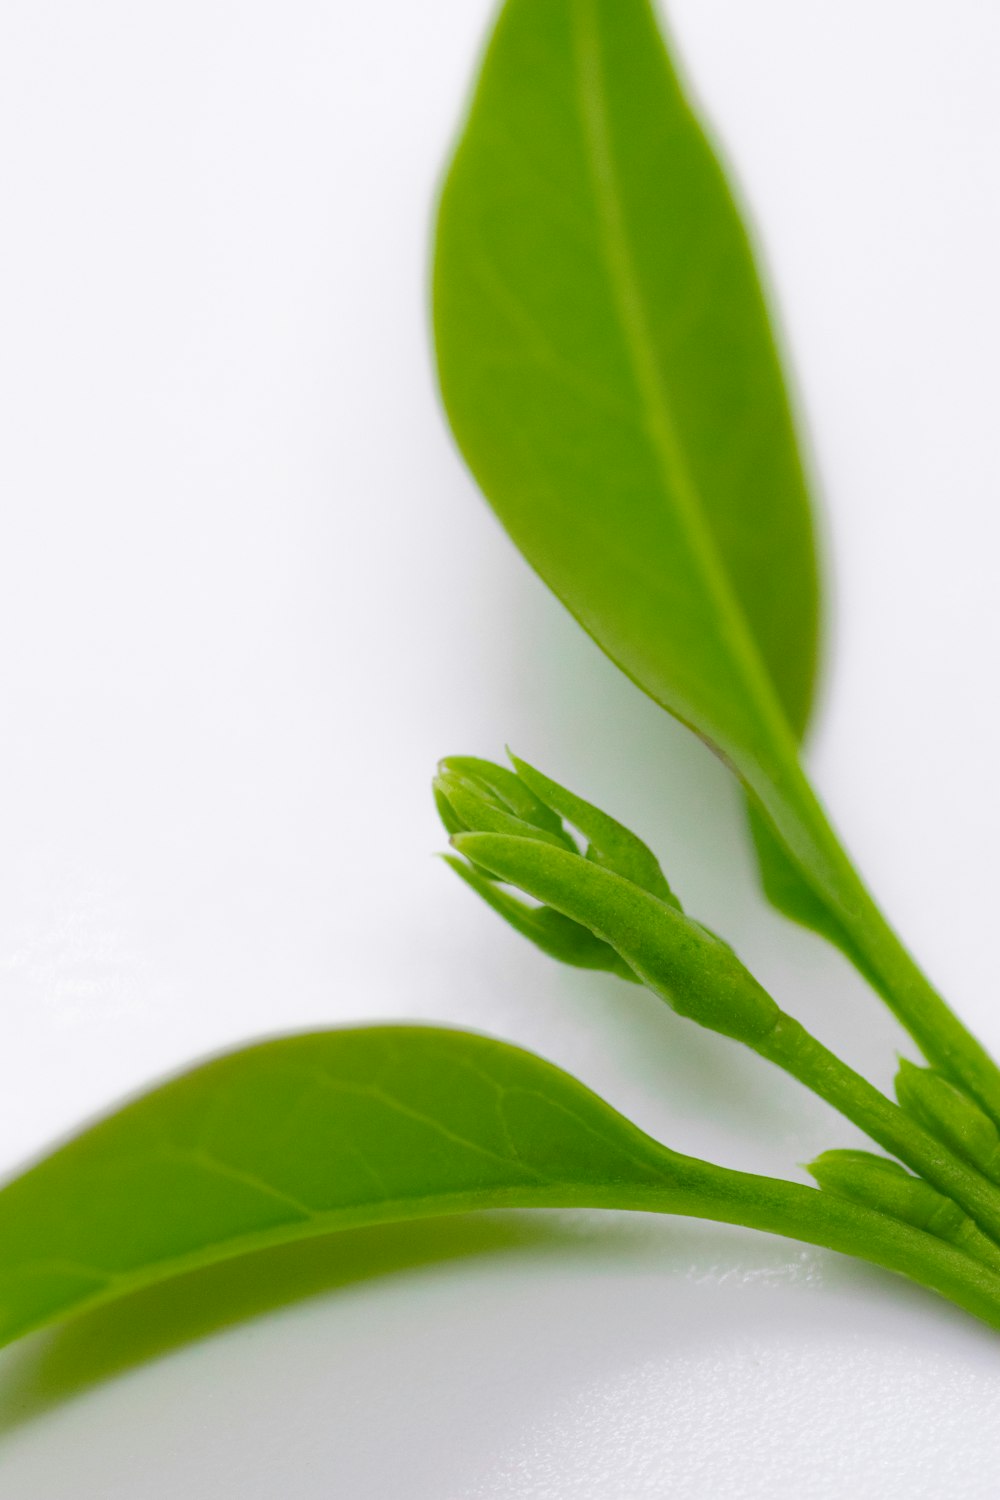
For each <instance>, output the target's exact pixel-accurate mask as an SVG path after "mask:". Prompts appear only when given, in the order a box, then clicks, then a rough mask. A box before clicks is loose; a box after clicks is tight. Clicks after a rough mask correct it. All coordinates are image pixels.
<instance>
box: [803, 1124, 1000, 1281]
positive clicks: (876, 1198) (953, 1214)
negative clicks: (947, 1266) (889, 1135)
mask: <svg viewBox="0 0 1000 1500" xmlns="http://www.w3.org/2000/svg"><path fill="white" fill-rule="evenodd" d="M806 1170H807V1171H808V1172H810V1173H811V1174H812V1176H813V1177H814V1178H815V1179H816V1181H817V1183H818V1184H819V1186H820V1187H821V1188H822V1190H823V1191H824V1192H825V1193H833V1194H835V1195H836V1196H837V1197H838V1198H846V1199H847V1200H848V1202H850V1203H859V1204H861V1206H862V1207H863V1208H874V1209H878V1211H879V1212H880V1213H884V1214H890V1215H891V1216H892V1218H894V1219H900V1220H902V1222H903V1223H904V1224H912V1225H913V1227H914V1228H915V1229H923V1230H925V1231H926V1232H927V1233H928V1234H933V1235H936V1236H937V1238H938V1239H941V1240H948V1241H949V1242H950V1243H951V1244H953V1245H958V1246H960V1247H961V1248H962V1249H963V1250H965V1251H967V1253H968V1254H970V1255H975V1256H976V1257H977V1259H979V1260H982V1261H985V1262H986V1263H987V1264H988V1265H993V1266H997V1265H1000V1250H998V1248H997V1246H996V1245H995V1244H994V1243H993V1241H992V1240H991V1239H989V1238H988V1237H987V1236H986V1235H985V1234H983V1232H982V1230H981V1229H980V1228H979V1227H978V1225H977V1224H976V1223H975V1222H974V1221H973V1220H972V1219H970V1218H969V1216H968V1214H966V1213H964V1212H963V1211H962V1209H961V1208H959V1206H958V1204H957V1203H953V1202H952V1200H951V1199H950V1198H946V1197H945V1196H944V1194H943V1193H939V1192H938V1191H937V1189H936V1188H933V1187H931V1185H930V1183H929V1182H925V1181H924V1180H923V1178H922V1177H914V1176H913V1175H912V1173H910V1172H908V1171H907V1170H906V1168H905V1167H903V1166H900V1164H899V1162H897V1161H891V1160H890V1159H889V1158H888V1157H886V1156H876V1155H875V1154H874V1153H873V1152H871V1151H824V1152H823V1154H822V1156H818V1157H817V1158H816V1160H815V1161H814V1162H811V1163H810V1164H809V1166H808V1167H807V1168H806Z"/></svg>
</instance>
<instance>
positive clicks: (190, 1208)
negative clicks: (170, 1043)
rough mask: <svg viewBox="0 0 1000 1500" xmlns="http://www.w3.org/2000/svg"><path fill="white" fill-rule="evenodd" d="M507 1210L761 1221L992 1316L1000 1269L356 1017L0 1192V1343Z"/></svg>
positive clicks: (432, 1031) (148, 1103) (535, 1061)
mask: <svg viewBox="0 0 1000 1500" xmlns="http://www.w3.org/2000/svg"><path fill="white" fill-rule="evenodd" d="M511 1208H600V1209H625V1210H631V1211H639V1212H643V1213H665V1214H680V1215H686V1216H694V1217H697V1218H703V1219H712V1220H717V1221H720V1222H724V1223H730V1224H738V1225H745V1226H747V1227H750V1228H753V1229H761V1230H766V1231H768V1232H770V1233H774V1234H781V1235H785V1236H788V1237H789V1238H792V1239H797V1240H801V1241H803V1242H805V1243H807V1244H812V1245H819V1246H822V1247H824V1248H827V1249H833V1250H838V1251H841V1252H842V1253H844V1254H846V1255H851V1256H855V1257H858V1258H860V1259H863V1260H866V1261H868V1262H870V1263H871V1264H873V1265H876V1266H880V1267H883V1268H884V1269H886V1270H890V1271H895V1272H898V1273H900V1274H902V1275H904V1276H908V1277H909V1278H910V1279H911V1280H914V1281H917V1282H919V1283H920V1284H921V1285H923V1286H926V1287H928V1288H930V1289H931V1290H933V1291H935V1292H938V1293H939V1294H940V1295H941V1296H943V1297H946V1298H948V1299H949V1300H950V1301H952V1302H954V1303H956V1304H957V1305H958V1306H960V1307H962V1308H964V1309H966V1311H968V1312H970V1313H972V1314H974V1315H975V1316H976V1317H978V1318H981V1319H983V1320H984V1321H985V1322H987V1323H989V1324H990V1325H991V1326H993V1327H996V1328H1000V1275H998V1274H997V1272H996V1270H995V1269H990V1268H989V1267H988V1266H986V1265H984V1264H983V1263H982V1261H981V1260H980V1259H979V1258H977V1257H976V1256H975V1255H971V1254H969V1253H966V1251H967V1249H968V1246H966V1247H964V1248H958V1247H957V1246H956V1245H955V1244H952V1243H948V1240H947V1236H944V1237H942V1236H941V1235H940V1234H938V1233H936V1232H935V1233H930V1232H927V1229H926V1228H925V1227H914V1225H913V1224H911V1223H907V1222H904V1221H903V1219H901V1218H899V1217H894V1216H891V1215H888V1214H885V1213H882V1212H878V1211H876V1210H874V1209H873V1208H872V1207H871V1206H870V1205H867V1204H865V1205H862V1204H859V1203H857V1202H851V1201H847V1200H846V1199H844V1198H843V1197H841V1196H838V1195H836V1194H834V1193H828V1192H818V1191H816V1190H815V1189H813V1188H808V1187H803V1186H800V1185H799V1184H796V1183H789V1182H780V1181H776V1180H774V1179H771V1178H767V1177H759V1176H753V1175H751V1174H748V1173H744V1172H733V1171H730V1170H728V1169H726V1168H723V1167H719V1166H714V1165H712V1164H711V1163H708V1162H704V1161H699V1160H697V1159H695V1158H693V1157H689V1156H682V1155H679V1154H678V1153H676V1152H673V1151H670V1150H668V1149H667V1148H666V1147H665V1146H662V1145H660V1144H659V1143H657V1142H656V1141H654V1140H652V1139H651V1138H650V1137H649V1136H648V1135H646V1134H645V1133H644V1132H643V1131H641V1130H639V1129H637V1128H636V1126H635V1125H633V1124H631V1123H630V1122H629V1121H628V1120H626V1119H624V1118H623V1116H621V1115H620V1114H618V1113H617V1112H616V1111H615V1110H613V1109H612V1108H611V1107H610V1106H609V1105H607V1104H605V1103H604V1101H603V1100H601V1099H599V1098H598V1097H597V1096H596V1095H595V1094H593V1093H591V1092H590V1090H589V1089H586V1088H584V1087H583V1085H582V1084H580V1083H577V1081H576V1080H575V1079H573V1078H570V1077H569V1076H568V1075H567V1074H565V1073H563V1072H561V1071H560V1070H559V1069H558V1068H555V1067H553V1066H552V1065H551V1064H549V1063H546V1062H543V1061H542V1060H541V1059H540V1058H538V1057H535V1056H533V1055H532V1054H531V1053H528V1052H524V1051H522V1050H521V1049H520V1048H516V1047H511V1046H509V1045H507V1044H506V1043H503V1042H497V1041H493V1040H492V1039H490V1038H489V1037H483V1036H476V1035H473V1034H471V1033H468V1032H462V1031H446V1030H441V1029H439V1028H435V1027H420V1026H373V1027H363V1028H359V1029H345V1030H343V1031H330V1032H318V1033H313V1034H310V1035H303V1036H297V1037H285V1038H282V1039H280V1040H277V1041H272V1042H264V1043H261V1044H258V1045H257V1046H253V1047H248V1048H244V1049H242V1050H240V1051H238V1052H233V1053H230V1054H228V1055H226V1056H224V1057H220V1058H217V1059H215V1060H214V1061H212V1062H208V1063H206V1064H204V1065H203V1066H201V1067H199V1068H196V1069H194V1070H193V1071H191V1072H189V1073H187V1074H185V1075H184V1076H183V1077H181V1078H177V1079H175V1080H173V1081H172V1082H169V1083H167V1084H164V1085H162V1086H161V1087H160V1088H158V1089H155V1090H153V1091H152V1092H151V1093H149V1094H147V1095H145V1096H144V1097H143V1098H142V1099H139V1100H137V1101H136V1102H135V1103H133V1104H130V1105H127V1106H126V1107H125V1108H124V1109H122V1110H120V1111H119V1112H118V1113H117V1114H114V1115H112V1116H110V1117H109V1118H108V1119H106V1120H104V1121H102V1122H101V1123H100V1124H98V1125H96V1126H93V1127H92V1128H91V1129H90V1130H88V1131H85V1132H84V1133H83V1134H82V1135H81V1136H79V1137H78V1138H77V1139H76V1140H74V1141H71V1142H70V1143H69V1144H68V1145H66V1146H63V1147H62V1148H61V1149H60V1150H58V1151H56V1152H55V1153H53V1154H52V1155H51V1156H49V1157H48V1158H46V1159H45V1160H44V1161H42V1162H40V1163H39V1164H38V1165H37V1166H35V1167H33V1168H32V1169H31V1170H29V1171H28V1172H26V1173H25V1174H24V1175H23V1176H21V1177H20V1178H18V1179H17V1180H16V1181H15V1182H12V1183H10V1184H9V1185H8V1186H7V1187H6V1188H4V1189H3V1190H2V1191H0V1345H3V1344H7V1343H10V1342H11V1341H12V1340H13V1339H16V1338H20V1337H22V1336H24V1335H25V1334H27V1333H30V1332H32V1331H34V1330H36V1329H39V1328H43V1327H46V1326H48V1325H49V1324H51V1323H54V1322H56V1321H58V1320H60V1319H63V1318H66V1317H69V1316H71V1315H76V1314H79V1313H82V1312H86V1311H88V1310H91V1309H94V1308H96V1307H99V1306H101V1305H103V1304H105V1303H107V1302H109V1301H112V1300H114V1299H116V1298H118V1297H123V1296H126V1295H128V1294H130V1293H132V1292H135V1291H138V1290H140V1289H142V1288H143V1287H147V1286H150V1285H153V1284H155V1283H156V1282H159V1281H162V1280H164V1279H166V1278H168V1277H172V1276H177V1275H179V1274H180V1273H182V1272H186V1271H191V1270H194V1269H196V1268H199V1267H203V1266H207V1265H212V1264H216V1263H218V1262H220V1261H224V1260H226V1259H229V1258H232V1257H233V1256H237V1255H242V1254H247V1253H250V1252H253V1251H255V1250H259V1249H263V1248H265V1247H268V1246H272V1245H279V1244H287V1243H290V1242H293V1241H296V1240H302V1239H307V1238H313V1237H315V1236H318V1235H325V1234H330V1233H331V1232H333V1231H335V1230H339V1229H346V1228H357V1227H359V1226H362V1225H371V1224H383V1223H392V1222H401V1221H407V1220H412V1219H418V1218H425V1217H428V1216H430V1215H437V1214H451V1213H463V1212H468V1211H470V1210H481V1209H511ZM932 1227H933V1226H932Z"/></svg>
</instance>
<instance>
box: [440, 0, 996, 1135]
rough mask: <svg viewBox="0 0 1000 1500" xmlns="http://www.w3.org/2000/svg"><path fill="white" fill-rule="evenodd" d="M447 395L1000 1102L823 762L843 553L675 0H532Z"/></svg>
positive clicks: (761, 843)
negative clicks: (828, 628)
mask: <svg viewBox="0 0 1000 1500" xmlns="http://www.w3.org/2000/svg"><path fill="white" fill-rule="evenodd" d="M434 326H435V336H436V346H437V355H438V369H439V376H440V382H441V391H442V394H443V397H444V401H445V406H446V408H447V412H448V416H449V419H450V421H451V425H452V428H453V430H454V433H455V436H456V438H457V440H458V443H459V445H460V447H461V450H462V453H463V455H464V456H465V459H466V461H467V462H468V464H469V467H470V468H471V470H472V472H473V474H474V475H475V476H476V478H477V480H478V481H479V484H480V485H481V487H482V489H483V491H484V493H485V495H486V497H487V499H488V500H489V501H490V504H491V505H492V506H493V509H494V510H495V511H496V513H497V515H498V517H499V518H500V520H501V521H502V523H503V525H504V526H505V528H506V529H507V531H508V532H509V534H510V536H511V537H512V538H513V540H514V542H515V543H516V545H517V546H518V547H519V548H520V550H521V551H522V552H523V553H524V555H525V557H526V558H527V560H528V561H529V562H530V563H531V565H532V567H534V568H535V570H536V571H537V572H538V573H539V574H540V575H541V577H542V578H543V579H544V580H545V581H546V583H548V584H549V586H550V587H551V588H552V589H553V591H554V592H555V593H556V594H557V595H558V597H559V598H560V599H561V600H562V601H563V603H564V604H566V606H567V607H568V609H569V610H570V611H571V612H572V613H573V615H574V616H575V617H576V618H577V620H578V621H579V622H580V623H581V625H582V626H583V627H584V628H585V629H586V630H587V631H588V632H589V634H590V635H591V636H592V637H593V638H594V640H595V641H596V642H597V643H598V645H600V646H601V647H602V649H603V650H604V651H606V652H607V654H608V655H609V656H610V657H611V659H612V660H613V661H614V662H616V663H617V665H618V666H619V667H620V668H621V669H622V670H623V671H624V672H625V673H626V674H627V675H628V676H629V677H630V678H631V679H632V681H633V682H634V683H635V684H636V685H637V686H638V687H640V688H641V689H642V690H643V691H644V692H645V693H647V694H648V695H649V696H650V697H651V698H653V699H654V700H655V701H656V702H657V703H659V704H660V705H661V706H662V707H664V708H666V709H667V710H668V711H669V712H670V713H672V714H674V715H675V716H676V717H677V718H679V719H680V720H681V721H682V722H684V723H685V724H687V725H689V726H690V727H691V728H692V729H694V730H695V731H696V733H697V734H698V735H699V736H700V737H701V738H702V739H703V740H704V741H705V742H706V743H707V744H708V745H710V746H711V747H712V748H713V749H714V750H715V751H716V752H717V753H718V755H719V756H720V757H721V758H722V759H723V760H724V761H725V763H726V764H727V765H728V766H729V767H730V768H731V769H732V770H733V771H734V772H735V773H736V775H737V776H738V777H739V779H740V781H741V782H742V784H743V786H744V788H745V790H746V793H747V796H748V799H749V804H750V808H751V815H752V821H753V826H754V835H755V845H756V849H757V853H758V858H759V861H760V865H761V872H762V877H763V882H764V889H765V891H766V892H767V894H768V896H769V897H770V898H771V899H772V900H773V901H774V902H775V904H776V905H778V906H779V907H780V909H781V910H782V911H784V912H785V913H786V914H787V915H789V916H791V917H793V918H794V919H795V920H797V921H800V922H804V923H805V924H806V925H808V926H810V927H812V928H814V929H815V930H816V931H817V932H820V933H821V934H822V935H823V936H825V937H826V938H828V939H829V940H831V941H833V942H835V943H837V944H838V945H839V946H840V947H841V948H842V949H843V950H844V952H845V953H847V954H848V956H849V957H850V958H851V959H852V960H853V961H854V962H855V963H856V964H857V965H858V967H859V969H860V970H861V971H862V973H863V974H864V975H865V977H866V978H867V979H869V980H870V981H871V982H872V983H873V984H874V986H875V987H876V988H877V990H878V991H879V993H880V994H881V995H882V997H883V998H884V999H885V1000H886V1001H887V1002H888V1004H889V1006H890V1007H891V1009H892V1010H893V1012H894V1013H895V1015H896V1016H897V1017H898V1019H899V1020H900V1021H901V1022H902V1024H903V1025H904V1026H905V1027H906V1028H907V1030H908V1031H909V1032H910V1034H911V1035H912V1036H913V1038H914V1040H915V1041H916V1043H917V1045H918V1046H919V1047H920V1048H921V1050H922V1051H923V1053H924V1054H925V1056H926V1057H927V1059H928V1060H929V1061H930V1062H932V1063H933V1064H934V1065H935V1066H936V1067H938V1068H939V1069H940V1070H941V1072H942V1073H943V1074H944V1075H945V1076H946V1077H948V1078H949V1079H950V1080H951V1081H952V1082H953V1083H955V1084H958V1085H959V1086H961V1087H962V1088H963V1089H964V1090H965V1092H966V1093H968V1094H969V1095H970V1096H971V1097H973V1098H974V1099H976V1100H977V1101H978V1103H979V1104H980V1105H981V1106H982V1108H983V1109H984V1110H985V1111H986V1112H987V1113H988V1114H989V1115H990V1117H991V1118H992V1119H993V1121H994V1123H996V1124H1000V1070H998V1068H997V1065H996V1064H995V1063H994V1061H993V1060H992V1058H991V1057H990V1056H989V1055H988V1053H987V1052H986V1051H985V1049H984V1048H983V1047H982V1045H981V1044H980V1043H979V1041H978V1040H977V1039H976V1038H975V1037H974V1036H973V1035H972V1034H971V1032H970V1031H969V1030H968V1028H967V1027H966V1026H965V1025H964V1024H963V1023H962V1022H961V1021H960V1020H959V1019H958V1017H957V1016H956V1015H955V1014H954V1013H953V1012H952V1010H951V1009H950V1008H949V1006H948V1005H947V1004H946V1002H945V1001H944V1000H943V999H942V997H941V996H940V995H939V994H938V993H937V991H936V990H935V989H934V987H933V986H932V985H931V984H930V982H929V981H928V980H927V979H926V977H925V976H924V975H923V974H922V973H921V971H920V969H919V968H918V967H917V965H916V963H915V962H914V960H913V959H912V957H911V956H910V954H909V953H908V952H907V951H906V949H905V948H904V946H903V944H902V943H901V942H900V940H899V938H898V937H897V936H896V934H895V933H894V932H893V930H892V928H891V927H890V925H889V923H888V922H887V921H886V919H885V918H884V917H883V915H882V913H881V912H880V910H879V908H878V907H877V905H876V903H875V902H874V900H873V899H872V897H871V895H870V893H869V892H868V890H867V888H866V887H865V884H864V882H863V881H862V879H861V877H860V875H859V874H858V872H857V871H856V869H855V868H854V866H853V864H852V862H851V860H850V858H849V857H848V855H847V854H846V852H845V851H844V848H843V846H842V844H841V842H840V840H839V839H838V837H837V835H836V833H835V832H834V830H833V828H832V825H831V823H830V821H829V819H828V817H827V815H826V813H825V811H824V809H823V807H822V805H821V803H820V799H819V798H818V797H817V795H816V793H815V791H814V790H813V788H812V786H811V784H810V782H809V779H808V777H807V776H806V774H805V772H804V770H803V769H802V765H801V762H800V758H799V741H800V740H801V737H802V734H803V732H804V730H805V727H806V724H807V722H808V719H809V713H810V708H811V704H812V699H813V695H814V687H815V675H816V661H817V639H818V624H817V622H818V617H819V598H818V584H817V579H818V569H817V565H816V558H815V547H814V539H813V535H814V528H813V524H812V519H811V514H810V508H809V501H808V494H807V485H806V480H805V477H804V471H803V465H802V462H801V459H800V456H799V451H798V443H797V441H796V436H795V430H794V423H793V419H792V415H791V410H790V403H789V401H788V397H787V393H786V391H785V386H784V380H783V377H782V373H781V368H780V364H779V361H778V358H777V354H776V348H775V340H774V337H773V334H772V331H771V326H770V319H769V317H768V313H767V310H766V305H765V299H764V297H763V295H762V292H761V287H760V282H759V277H758V274H757V271H756V267H755V264H754V256H753V253H752V247H751V244H750V240H749V237H748V234H747V231H746V229H745V227H744V224H743V222H742V218H741V215H740V213H739V211H738V209H737V207H736V204H735V202H734V199H733V195H732V192H731V190H730V188H729V185H728V183H727V181H726V178H725V176H724V174H723V172H722V170H721V168H720V166H719V163H718V160H717V158H716V156H715V153H714V152H713V150H712V148H711V146H710V145H709V143H708V141H707V140H706V137H705V134H704V132H703V130H702V128H701V126H700V124H699V121H698V119H697V116H696V113H695V111H694V110H693V109H692V107H691V104H690V102H689V100H688V98H687V96H686V94H685V91H684V89H683V87H682V85H681V83H680V81H679V79H678V76H677V73H676V70H675V68H674V66H673V64H672V62H671V60H670V57H669V56H668V53H667V50H666V47H665V45H664V42H663V38H662V36H661V34H660V30H659V26H658V24H657V19H656V16H655V15H654V13H653V10H652V7H651V6H650V4H649V3H648V0H507V3H506V4H505V5H504V7H503V9H502V11H501V13H500V18H499V21H498V24H497V27H496V30H495V32H494V36H493V39H492V41H491V43H490V46H489V49H488V51H487V53H486V56H485V59H484V61H483V65H482V70H481V74H480V78H479V83H478V87H477V90H476V93H475V96H474V99H473V101H472V106H471V109H470V111H469V115H468V119H467V121H466V123H465V127H464V130H463V132H462V135H461V138H460V141H459V143H458V147H457V149H456V151H455V154H454V158H453V161H452V164H451V168H450V171H449V173H448V177H447V180H446V182H445V185H444V189H443V192H442V195H441V202H440V209H439V214H438V223H437V239H436V251H435V265H434Z"/></svg>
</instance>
